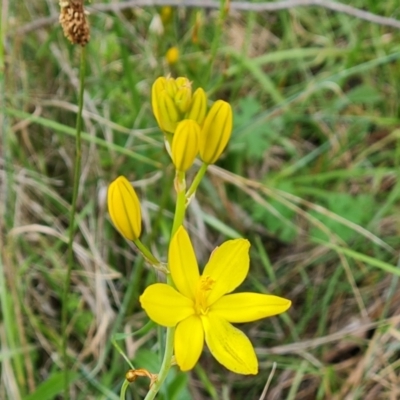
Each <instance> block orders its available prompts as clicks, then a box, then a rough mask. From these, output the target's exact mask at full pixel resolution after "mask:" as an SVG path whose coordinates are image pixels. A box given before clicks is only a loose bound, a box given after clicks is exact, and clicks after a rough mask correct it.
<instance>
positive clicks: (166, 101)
mask: <svg viewBox="0 0 400 400" xmlns="http://www.w3.org/2000/svg"><path fill="white" fill-rule="evenodd" d="M191 100H192V89H191V83H190V82H189V80H188V79H187V78H183V77H180V78H177V79H173V78H164V77H160V78H157V79H156V81H155V82H154V84H153V87H152V99H151V103H152V107H153V113H154V116H155V117H156V120H157V123H158V125H159V127H160V128H161V129H162V130H163V131H164V132H169V133H174V131H175V129H176V125H177V123H178V122H179V121H181V120H182V119H183V118H184V113H185V112H186V111H187V109H188V108H189V106H190V104H191Z"/></svg>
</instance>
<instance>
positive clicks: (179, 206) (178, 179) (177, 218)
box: [171, 171, 186, 238]
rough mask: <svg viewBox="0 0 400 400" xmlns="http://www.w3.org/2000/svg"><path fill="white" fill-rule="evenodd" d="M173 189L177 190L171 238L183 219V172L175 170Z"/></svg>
mask: <svg viewBox="0 0 400 400" xmlns="http://www.w3.org/2000/svg"><path fill="white" fill-rule="evenodd" d="M175 190H176V192H177V199H176V207H175V215H174V223H173V225H172V232H171V238H172V237H173V236H174V235H175V233H176V231H177V230H178V228H179V227H180V226H181V225H182V224H183V220H184V219H185V211H186V205H185V203H186V196H185V191H186V181H185V173H184V172H182V171H176V176H175Z"/></svg>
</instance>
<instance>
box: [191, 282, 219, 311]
mask: <svg viewBox="0 0 400 400" xmlns="http://www.w3.org/2000/svg"><path fill="white" fill-rule="evenodd" d="M214 283H215V281H214V280H213V279H211V278H210V277H209V276H202V277H201V278H200V281H199V284H198V287H197V294H196V305H195V309H196V313H197V314H199V315H200V314H201V315H206V314H207V312H208V305H207V294H208V292H209V291H210V290H211V289H212V288H213V286H214Z"/></svg>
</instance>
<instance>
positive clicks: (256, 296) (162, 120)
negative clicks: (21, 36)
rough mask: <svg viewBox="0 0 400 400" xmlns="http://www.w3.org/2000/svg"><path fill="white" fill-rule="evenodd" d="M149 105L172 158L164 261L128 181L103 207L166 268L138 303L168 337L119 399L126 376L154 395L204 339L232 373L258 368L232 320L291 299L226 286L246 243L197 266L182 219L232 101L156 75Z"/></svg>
mask: <svg viewBox="0 0 400 400" xmlns="http://www.w3.org/2000/svg"><path fill="white" fill-rule="evenodd" d="M152 107H153V112H154V115H155V118H156V120H157V123H158V125H159V127H160V129H161V130H162V132H163V134H164V137H165V144H166V148H167V150H168V153H169V154H170V156H171V160H172V162H173V164H174V166H175V170H176V176H175V181H174V187H175V190H176V207H175V214H174V220H173V226H172V232H171V240H170V243H169V250H168V258H167V262H166V263H162V262H160V261H159V260H157V258H156V257H154V256H153V254H152V253H151V251H150V250H149V249H148V248H147V247H146V246H145V245H144V244H143V243H142V242H141V241H140V235H141V229H142V226H141V225H142V224H141V211H140V201H139V199H138V196H137V195H136V192H135V190H134V188H133V187H132V185H131V184H130V182H129V181H128V180H127V179H126V178H125V177H123V176H120V177H118V178H117V179H116V180H115V181H114V182H112V183H111V184H110V186H109V188H108V210H109V214H110V218H111V221H112V222H113V224H114V226H115V227H116V229H117V230H118V231H119V232H120V233H121V235H123V236H124V237H125V238H126V239H127V240H130V241H132V242H133V243H134V244H135V245H136V246H137V247H138V249H139V250H140V252H141V253H142V255H143V256H144V257H145V259H146V260H147V262H148V263H150V264H151V265H152V266H153V267H154V268H156V269H157V270H159V271H162V272H164V274H165V279H164V281H165V283H164V282H160V283H154V284H152V285H150V286H148V287H147V288H146V289H145V290H144V292H143V294H142V295H141V296H140V304H141V306H142V308H143V309H144V310H145V312H146V313H147V315H148V317H149V318H150V319H151V320H152V321H154V322H155V323H157V324H159V325H161V326H163V327H165V328H166V330H167V332H166V343H165V346H164V348H165V352H164V358H163V362H162V365H161V368H160V371H158V372H157V373H153V372H150V371H147V370H145V369H131V370H129V372H128V373H127V375H126V380H125V382H124V384H123V386H122V389H121V399H123V398H125V392H126V389H127V387H128V385H129V383H130V382H133V381H134V380H135V379H136V378H137V377H139V376H147V377H148V378H150V388H149V391H148V393H147V395H146V397H145V399H146V400H150V399H153V398H155V396H156V394H157V393H158V391H159V390H160V387H161V386H162V384H163V382H164V380H165V378H166V377H167V374H168V371H169V370H170V368H171V367H172V366H173V365H177V367H178V368H180V369H181V370H182V371H189V370H191V369H192V368H193V367H194V366H195V365H196V363H197V362H198V360H199V358H200V355H201V352H202V351H203V348H204V343H206V345H207V347H208V349H209V351H210V352H211V354H212V355H213V356H214V357H215V359H216V360H217V361H218V362H219V363H220V364H222V365H223V366H224V367H225V368H227V369H228V370H230V371H233V372H235V373H237V374H245V375H248V374H257V372H258V361H257V357H256V354H255V351H254V348H253V346H252V344H251V342H250V340H249V338H248V337H247V336H246V335H245V334H244V333H243V332H242V331H240V330H239V329H237V328H235V327H234V326H233V325H232V324H234V323H244V322H251V321H256V320H259V319H262V318H266V317H270V316H273V315H277V314H280V313H283V312H285V311H286V310H287V309H288V308H289V307H290V305H291V302H290V300H287V299H284V298H281V297H278V296H273V295H266V294H260V293H232V292H233V291H234V290H235V289H236V288H237V287H238V286H239V285H240V284H241V283H242V282H243V281H244V279H245V278H246V276H247V274H248V272H249V266H250V259H249V248H250V243H249V241H248V240H246V239H235V240H228V241H226V242H225V243H223V244H221V245H220V246H219V247H217V248H216V249H215V250H214V251H213V252H212V254H211V256H210V259H209V261H208V263H207V264H206V266H205V268H204V270H203V273H202V274H200V272H199V267H198V264H197V260H196V255H195V252H194V249H193V246H192V243H191V240H190V237H189V234H188V232H187V231H186V229H185V227H184V225H183V223H184V217H185V211H186V209H187V207H188V206H189V205H190V200H191V198H192V197H193V196H194V194H195V192H196V190H197V187H198V185H199V183H200V181H201V179H202V178H203V176H204V174H205V172H206V170H207V167H208V165H210V164H213V163H215V162H216V161H217V160H218V158H219V157H220V156H221V154H222V152H223V151H224V149H225V147H226V145H227V144H228V141H229V139H230V136H231V133H232V108H231V106H230V104H229V103H227V102H225V101H222V100H217V101H215V102H214V103H213V104H212V105H211V107H208V100H207V96H206V93H205V91H204V90H203V89H202V88H198V89H197V90H196V91H195V92H194V93H192V85H191V83H190V82H189V81H188V79H186V78H183V77H179V78H177V79H173V78H171V77H160V78H158V79H157V80H156V81H155V82H154V84H153V87H152ZM196 157H199V158H200V160H201V161H202V166H201V167H200V168H199V170H198V171H197V174H196V175H195V177H194V179H193V181H192V182H191V185H190V186H189V188H187V185H186V172H187V171H188V170H189V169H190V168H192V166H193V164H194V160H195V159H196Z"/></svg>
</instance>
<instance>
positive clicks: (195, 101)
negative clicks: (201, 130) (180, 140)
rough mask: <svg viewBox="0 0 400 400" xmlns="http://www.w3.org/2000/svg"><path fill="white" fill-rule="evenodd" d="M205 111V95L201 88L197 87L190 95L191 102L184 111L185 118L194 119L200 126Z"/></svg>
mask: <svg viewBox="0 0 400 400" xmlns="http://www.w3.org/2000/svg"><path fill="white" fill-rule="evenodd" d="M206 113H207V95H206V92H205V91H204V90H203V89H202V88H198V89H197V90H196V91H195V92H194V93H193V97H192V103H191V104H190V108H189V110H188V112H187V113H186V118H188V119H193V120H195V121H196V122H197V123H198V124H199V125H200V126H202V125H203V122H204V118H205V116H206Z"/></svg>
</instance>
